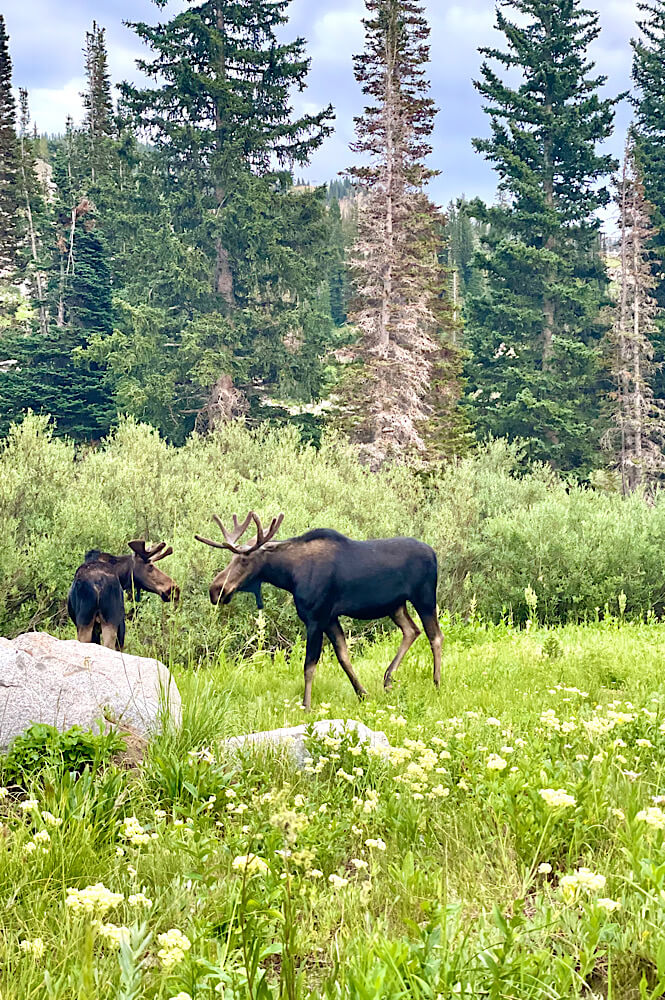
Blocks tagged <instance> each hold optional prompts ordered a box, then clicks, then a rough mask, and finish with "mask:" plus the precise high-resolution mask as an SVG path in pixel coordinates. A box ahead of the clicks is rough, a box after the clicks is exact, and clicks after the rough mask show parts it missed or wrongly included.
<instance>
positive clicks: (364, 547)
mask: <svg viewBox="0 0 665 1000" xmlns="http://www.w3.org/2000/svg"><path fill="white" fill-rule="evenodd" d="M283 519H284V515H283V514H280V515H279V516H278V517H274V518H273V519H272V522H271V524H270V527H269V528H268V530H267V531H265V530H264V529H263V526H262V525H261V521H260V520H259V518H258V517H257V515H256V514H255V513H254V511H250V512H249V514H248V515H247V517H246V518H245V520H244V521H243V522H242V524H240V523H239V521H238V518H237V517H236V515H235V514H234V515H233V530H232V531H227V530H226V528H225V527H224V525H223V524H222V521H221V519H220V518H219V517H218V516H217V515H216V514H215V515H214V516H213V520H214V521H215V523H216V524H217V525H218V526H219V528H220V529H221V532H222V535H223V536H224V541H223V542H216V541H212V540H211V539H210V538H203V537H202V536H200V535H196V536H195V537H196V539H197V540H198V541H199V542H203V543H204V544H205V545H211V546H212V547H213V548H216V549H227V550H228V551H229V552H232V553H233V558H232V559H231V562H230V563H229V565H228V566H227V567H226V569H224V570H222V571H221V572H220V573H218V574H217V576H216V577H215V579H214V580H213V582H212V584H211V586H210V600H211V601H212V603H213V604H219V603H220V602H221V603H222V604H228V602H229V601H230V600H231V598H232V597H233V595H234V594H235V593H236V591H245V592H250V593H253V594H254V595H255V596H256V600H257V604H258V606H259V607H261V606H262V603H261V584H262V583H271V584H273V586H275V587H279V588H281V589H282V590H286V591H288V592H289V593H291V594H292V595H293V599H294V602H295V606H296V611H297V612H298V615H299V617H300V619H301V620H302V621H303V623H304V625H305V628H306V630H307V646H306V651H305V694H304V698H303V705H304V707H305V708H310V707H311V701H312V681H313V679H314V672H315V670H316V665H317V663H318V662H319V658H320V656H321V648H322V645H323V636H324V633H325V635H327V636H328V638H329V639H330V642H331V643H332V646H333V649H334V650H335V655H336V656H337V659H338V660H339V662H340V664H341V666H342V668H343V670H344V671H345V673H346V675H347V677H348V678H349V680H350V681H351V684H352V686H353V689H354V691H355V692H356V694H357V695H358V697H359V698H362V697H364V695H365V694H366V693H367V692H366V691H365V688H364V687H363V686H362V684H361V683H360V681H359V679H358V678H357V676H356V674H355V673H354V671H353V667H352V666H351V660H350V658H349V651H348V648H347V645H346V638H345V636H344V632H343V631H342V626H341V625H340V623H339V619H340V615H346V616H348V617H349V618H358V619H362V620H365V621H368V620H371V619H376V618H383V617H390V618H392V620H393V621H394V622H395V624H396V625H398V626H399V628H400V629H401V630H402V642H401V643H400V647H399V649H398V650H397V653H396V655H395V657H394V659H393V660H392V662H391V664H390V666H389V667H388V669H387V670H386V672H385V675H384V679H383V683H384V687H386V688H389V687H390V686H391V684H392V678H393V674H394V673H395V670H396V669H397V667H398V666H399V664H400V662H401V661H402V658H403V657H404V654H405V653H406V651H407V650H408V649H409V647H410V646H411V644H412V643H413V642H414V640H415V639H416V638H417V637H418V635H420V629H419V628H418V626H417V625H416V623H415V622H414V621H413V619H412V618H411V616H410V615H409V612H408V611H407V607H406V602H407V601H410V603H411V604H412V605H413V606H414V608H415V609H416V611H417V612H418V615H419V617H420V620H421V621H422V624H423V627H424V629H425V632H426V634H427V638H428V639H429V642H430V646H431V647H432V655H433V658H434V683H435V685H436V686H437V687H438V686H439V683H440V679H441V646H442V642H443V639H442V635H441V629H440V628H439V622H438V619H437V616H436V583H437V563H436V554H435V552H434V550H433V549H432V548H430V546H429V545H426V544H425V543H424V542H419V541H417V540H416V539H415V538H377V539H372V540H370V541H364V542H358V541H354V540H353V539H351V538H347V537H346V536H345V535H341V534H340V533H339V532H338V531H332V530H330V529H328V528H317V529H315V530H314V531H308V532H306V533H305V534H304V535H298V536H297V537H296V538H287V539H285V540H284V541H276V542H274V541H272V539H273V537H274V535H275V534H276V532H277V530H278V528H279V526H280V525H281V523H282V520H283ZM250 521H254V524H255V526H256V538H255V539H254V540H253V541H252V542H250V543H249V544H248V545H239V544H238V543H239V540H240V538H241V537H242V535H243V534H244V533H245V531H246V530H247V528H248V527H249V524H250Z"/></svg>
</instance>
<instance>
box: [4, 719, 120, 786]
mask: <svg viewBox="0 0 665 1000" xmlns="http://www.w3.org/2000/svg"><path fill="white" fill-rule="evenodd" d="M124 749H125V743H124V740H123V739H122V738H121V737H120V736H119V735H118V734H117V733H116V732H115V731H114V730H109V732H107V733H104V732H99V733H93V732H91V731H90V730H84V729H81V728H80V727H79V726H72V728H71V729H67V730H66V731H65V732H63V733H61V732H59V731H58V730H57V729H56V728H55V726H46V725H43V724H41V723H39V724H36V725H32V726H30V727H29V728H28V729H26V731H25V732H24V733H22V734H21V736H17V737H16V739H14V740H13V741H12V743H11V746H10V747H9V750H8V752H7V754H6V756H5V757H4V758H1V759H0V769H1V771H2V776H3V781H4V783H5V784H17V785H25V784H26V783H29V782H30V780H31V779H33V778H35V777H36V776H37V775H38V774H40V773H41V772H42V771H49V772H53V771H55V772H59V773H63V772H66V771H78V772H80V771H83V770H84V769H85V768H86V767H93V766H98V765H99V764H101V763H103V762H105V761H108V760H110V758H111V757H113V756H114V754H117V753H120V752H121V751H122V750H124Z"/></svg>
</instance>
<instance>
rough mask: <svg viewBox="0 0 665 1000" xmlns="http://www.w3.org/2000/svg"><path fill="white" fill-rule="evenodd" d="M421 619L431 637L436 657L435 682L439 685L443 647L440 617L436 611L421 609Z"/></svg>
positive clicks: (433, 652) (434, 656) (433, 654)
mask: <svg viewBox="0 0 665 1000" xmlns="http://www.w3.org/2000/svg"><path fill="white" fill-rule="evenodd" d="M418 614H419V615H420V620H421V621H422V623H423V628H424V629H425V632H426V633H427V638H428V639H429V644H430V646H431V647H432V656H433V658H434V683H435V685H436V686H437V687H439V685H440V683H441V647H442V646H443V635H442V633H441V627H440V625H439V619H438V618H437V617H436V611H433V612H430V613H429V614H426V613H424V612H422V611H419V612H418Z"/></svg>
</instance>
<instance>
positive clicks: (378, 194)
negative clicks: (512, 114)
mask: <svg viewBox="0 0 665 1000" xmlns="http://www.w3.org/2000/svg"><path fill="white" fill-rule="evenodd" d="M365 5H366V8H367V10H368V12H369V14H370V17H368V18H367V19H365V21H364V22H363V23H364V25H365V50H364V52H363V53H361V54H360V55H358V56H356V57H355V74H356V79H357V80H358V82H359V83H360V84H361V86H362V89H363V93H364V94H365V95H366V96H367V97H368V98H369V99H370V100H371V101H372V102H373V103H372V104H371V105H370V106H369V107H366V108H365V110H364V113H363V115H362V116H361V117H358V118H357V119H356V135H357V139H356V141H355V142H354V143H353V145H352V147H351V148H352V150H353V151H354V152H357V153H359V154H360V155H361V156H363V157H364V158H366V160H367V161H368V162H367V163H366V165H363V166H361V167H354V168H353V169H352V170H350V171H349V173H350V175H351V176H352V177H354V178H355V179H356V180H357V181H358V183H359V185H360V188H361V194H363V193H364V195H365V197H364V198H362V199H361V204H360V208H359V212H358V238H357V241H356V243H355V246H354V248H353V253H352V257H353V267H354V271H355V284H356V293H357V296H356V301H355V303H354V305H353V307H352V320H353V322H354V323H355V324H356V326H357V327H358V329H359V331H360V334H361V342H360V345H359V350H358V357H359V359H360V360H362V362H363V364H362V370H361V372H360V373H359V377H358V378H356V379H353V380H352V382H351V384H350V386H349V388H350V391H349V392H348V393H347V408H348V409H349V411H350V417H351V426H352V430H353V436H354V437H355V438H356V440H358V441H359V442H360V444H361V453H362V454H363V456H364V457H365V459H366V460H367V461H368V462H369V463H370V464H371V465H373V466H378V465H380V464H381V463H382V462H383V461H385V459H386V458H388V457H390V456H392V457H401V458H404V457H407V456H409V455H415V454H420V455H424V454H426V453H427V450H428V436H429V432H430V430H431V427H432V426H433V423H434V422H437V423H439V422H440V421H439V420H437V414H438V411H440V410H441V408H442V407H443V408H444V410H445V411H446V418H447V419H446V420H445V421H444V424H445V423H448V424H450V425H451V426H452V425H453V424H455V421H456V417H455V408H456V402H457V399H456V396H457V391H456V386H455V378H454V374H453V373H452V371H451V372H450V374H451V376H452V378H449V377H448V376H447V374H446V372H445V368H446V364H445V361H446V358H445V354H444V350H443V346H442V342H441V339H440V336H441V333H442V331H443V330H444V329H445V326H446V323H447V322H449V317H448V316H445V317H444V316H443V315H442V313H441V296H440V292H441V288H442V286H443V284H444V283H445V278H444V276H443V275H442V270H441V263H440V257H441V254H440V250H441V246H440V235H441V230H442V225H441V223H442V219H441V217H440V214H439V212H438V210H437V209H436V208H435V206H434V205H433V204H432V203H431V202H430V200H429V199H428V197H427V195H426V194H425V191H424V188H425V185H426V184H427V182H428V181H429V180H430V179H431V178H432V177H433V176H434V174H435V171H433V170H431V169H430V168H429V167H427V165H426V159H427V156H428V155H429V154H430V153H431V146H430V142H429V136H430V135H431V132H432V129H433V124H434V117H435V114H436V108H435V106H434V102H433V101H432V99H431V98H430V97H429V96H428V91H429V83H428V81H427V80H426V77H425V66H426V65H427V63H428V61H429V45H428V39H429V32H430V29H429V25H428V24H427V21H426V19H425V17H424V15H423V6H422V3H421V2H418V0H366V4H365ZM450 350H451V347H450V346H449V347H448V351H450ZM447 383H450V385H448V386H447V388H448V390H449V391H442V388H441V386H442V384H447ZM438 436H440V435H438ZM452 436H453V437H455V435H454V434H453V435H452Z"/></svg>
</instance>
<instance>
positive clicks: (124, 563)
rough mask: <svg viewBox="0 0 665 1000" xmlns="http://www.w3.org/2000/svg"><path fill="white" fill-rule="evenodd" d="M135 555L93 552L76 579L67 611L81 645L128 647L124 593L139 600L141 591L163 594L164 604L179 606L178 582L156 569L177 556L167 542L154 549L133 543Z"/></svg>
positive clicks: (88, 556) (70, 589) (70, 592)
mask: <svg viewBox="0 0 665 1000" xmlns="http://www.w3.org/2000/svg"><path fill="white" fill-rule="evenodd" d="M129 548H130V549H131V550H132V553H131V555H125V556H112V555H109V553H108V552H100V551H99V550H98V549H91V550H90V552H86V555H85V562H84V563H83V564H82V565H81V566H79V568H78V569H77V570H76V573H75V575H74V582H73V583H72V585H71V587H70V588H69V596H68V598H67V610H68V612H69V617H70V618H71V620H72V621H73V622H74V624H75V625H76V635H77V638H78V640H79V642H96V643H99V642H100V639H101V643H102V645H104V646H107V647H108V648H109V649H122V648H123V646H124V644H125V600H124V594H123V591H126V592H127V593H134V595H135V596H136V597H137V598H139V597H140V595H141V591H143V590H146V591H148V592H149V593H151V594H159V595H160V597H161V598H162V600H163V601H174V602H177V600H178V598H179V596H180V591H179V589H178V586H177V585H176V583H175V581H174V580H172V579H171V577H170V576H167V575H166V573H163V572H162V571H161V570H160V569H158V568H157V567H156V566H155V563H156V562H159V560H160V559H165V558H166V557H167V556H170V555H171V553H172V552H173V549H172V548H171V546H169V547H168V548H166V542H159V544H157V545H153V546H152V547H151V548H148V547H147V546H146V543H145V542H144V541H143V540H142V539H138V540H135V541H132V542H129Z"/></svg>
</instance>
